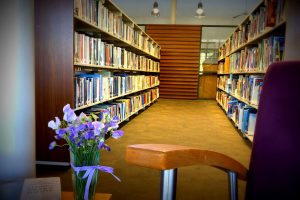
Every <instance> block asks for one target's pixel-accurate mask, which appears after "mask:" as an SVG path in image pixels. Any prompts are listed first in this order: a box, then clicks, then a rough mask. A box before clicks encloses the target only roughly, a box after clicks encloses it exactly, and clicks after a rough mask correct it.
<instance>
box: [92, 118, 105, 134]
mask: <svg viewBox="0 0 300 200" xmlns="http://www.w3.org/2000/svg"><path fill="white" fill-rule="evenodd" d="M92 124H93V126H94V133H95V135H100V132H101V130H102V129H103V128H104V124H103V123H102V122H99V121H94V122H92Z"/></svg>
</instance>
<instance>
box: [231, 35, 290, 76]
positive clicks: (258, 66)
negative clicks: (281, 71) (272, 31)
mask: <svg viewBox="0 0 300 200" xmlns="http://www.w3.org/2000/svg"><path fill="white" fill-rule="evenodd" d="M284 39H285V38H284V37H281V36H270V37H269V38H265V39H263V40H262V41H261V42H260V43H258V46H257V47H256V46H255V47H251V48H245V49H242V50H241V51H240V52H237V53H234V54H231V55H230V72H255V71H256V72H257V71H259V72H265V71H266V70H267V68H268V66H269V65H270V64H272V63H274V62H278V61H282V59H283V54H284V52H283V51H284Z"/></svg>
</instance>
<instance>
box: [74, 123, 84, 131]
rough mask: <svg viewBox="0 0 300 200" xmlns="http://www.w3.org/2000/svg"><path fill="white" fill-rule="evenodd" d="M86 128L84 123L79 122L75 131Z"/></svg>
mask: <svg viewBox="0 0 300 200" xmlns="http://www.w3.org/2000/svg"><path fill="white" fill-rule="evenodd" d="M85 128H86V126H85V124H80V125H79V126H77V127H76V131H77V132H79V131H84V129H85Z"/></svg>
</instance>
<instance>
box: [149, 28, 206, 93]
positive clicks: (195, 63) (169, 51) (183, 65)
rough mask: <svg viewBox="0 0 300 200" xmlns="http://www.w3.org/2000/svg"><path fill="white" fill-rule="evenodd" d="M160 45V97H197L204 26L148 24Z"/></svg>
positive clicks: (152, 35) (153, 36)
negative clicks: (202, 29) (202, 27)
mask: <svg viewBox="0 0 300 200" xmlns="http://www.w3.org/2000/svg"><path fill="white" fill-rule="evenodd" d="M146 32H147V34H149V35H150V36H151V37H152V38H153V39H154V40H155V41H157V42H158V43H159V44H160V46H161V59H160V77H159V79H160V86H159V89H160V91H159V93H160V97H161V98H174V99H197V98H198V77H199V76H198V73H199V59H200V58H199V56H200V41H201V26H195V25H146Z"/></svg>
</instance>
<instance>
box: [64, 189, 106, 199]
mask: <svg viewBox="0 0 300 200" xmlns="http://www.w3.org/2000/svg"><path fill="white" fill-rule="evenodd" d="M61 199H62V200H73V199H74V197H73V192H66V191H62V192H61ZM94 200H111V194H107V193H96V195H95V199H94Z"/></svg>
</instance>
